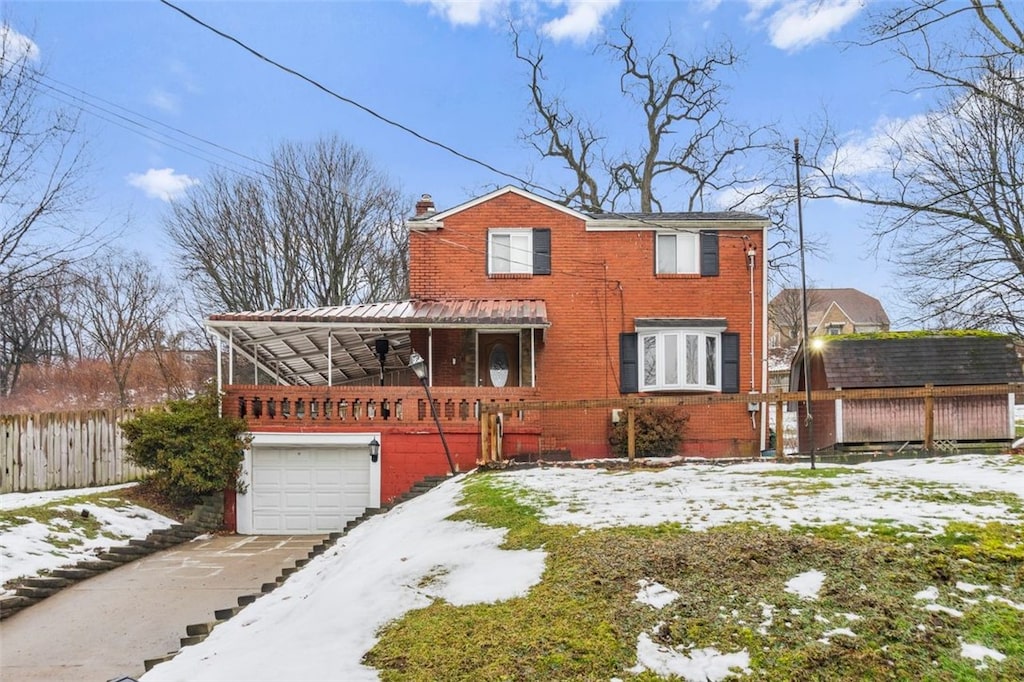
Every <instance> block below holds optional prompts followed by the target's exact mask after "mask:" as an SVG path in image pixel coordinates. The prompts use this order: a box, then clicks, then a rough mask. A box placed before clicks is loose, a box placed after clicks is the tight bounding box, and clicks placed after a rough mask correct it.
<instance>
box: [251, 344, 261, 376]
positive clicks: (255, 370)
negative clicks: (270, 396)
mask: <svg viewBox="0 0 1024 682" xmlns="http://www.w3.org/2000/svg"><path fill="white" fill-rule="evenodd" d="M259 350H260V345H259V344H258V343H254V344H252V383H254V384H256V385H257V386H258V385H259V383H260V363H259V361H258V356H257V354H258V353H259Z"/></svg>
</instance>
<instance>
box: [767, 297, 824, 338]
mask: <svg viewBox="0 0 1024 682" xmlns="http://www.w3.org/2000/svg"><path fill="white" fill-rule="evenodd" d="M824 303H825V297H824V295H822V292H821V290H820V289H814V288H808V289H807V310H808V312H812V311H814V310H815V309H817V308H820V307H821V306H822V305H823V304H824ZM768 322H769V323H770V324H771V327H772V331H773V332H777V333H778V335H779V339H778V343H777V344H774V345H778V346H792V345H795V344H796V343H798V342H799V341H800V339H801V338H803V335H804V297H803V293H802V291H801V289H800V287H794V286H787V287H784V288H783V289H782V290H781V291H780V292H779V293H778V294H776V296H775V297H774V298H773V299H772V300H771V302H770V303H769V304H768Z"/></svg>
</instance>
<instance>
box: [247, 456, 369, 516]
mask: <svg viewBox="0 0 1024 682" xmlns="http://www.w3.org/2000/svg"><path fill="white" fill-rule="evenodd" d="M251 480H252V484H251V486H250V493H251V494H252V496H253V497H252V500H253V516H252V518H253V530H254V532H257V533H271V534H273V533H319V532H329V531H334V530H341V529H343V528H344V526H345V524H346V523H347V522H348V521H350V520H351V519H354V518H356V517H357V516H359V515H360V514H362V513H363V511H364V510H365V509H366V507H368V506H369V504H370V499H371V498H370V461H369V457H368V456H367V454H366V451H365V449H363V448H351V447H350V448H347V449H346V448H343V447H326V446H325V447H308V446H304V447H303V446H297V447H295V448H287V447H273V448H270V447H267V448H263V447H258V446H257V447H254V448H253V455H252V478H251Z"/></svg>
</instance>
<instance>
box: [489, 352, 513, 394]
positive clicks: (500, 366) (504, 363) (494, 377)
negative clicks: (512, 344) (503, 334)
mask: <svg viewBox="0 0 1024 682" xmlns="http://www.w3.org/2000/svg"><path fill="white" fill-rule="evenodd" d="M508 370H509V367H508V351H507V350H505V346H503V345H502V344H500V343H496V344H494V346H492V347H491V356H490V357H489V358H488V359H487V371H488V372H489V373H490V375H491V386H494V387H495V388H503V387H504V386H505V384H507V383H508Z"/></svg>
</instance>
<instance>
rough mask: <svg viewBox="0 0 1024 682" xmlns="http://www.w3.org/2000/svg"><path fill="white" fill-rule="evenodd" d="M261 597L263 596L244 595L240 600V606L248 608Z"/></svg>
mask: <svg viewBox="0 0 1024 682" xmlns="http://www.w3.org/2000/svg"><path fill="white" fill-rule="evenodd" d="M260 596H261V595H258V594H243V595H242V596H241V597H239V598H238V605H239V606H248V605H249V604H251V603H253V602H254V601H256V600H257V599H259V598H260Z"/></svg>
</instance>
